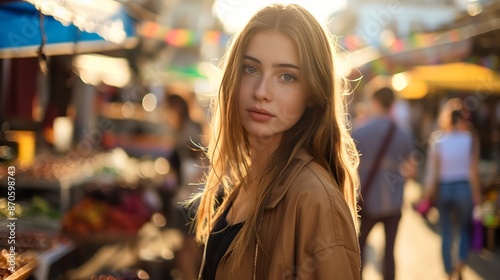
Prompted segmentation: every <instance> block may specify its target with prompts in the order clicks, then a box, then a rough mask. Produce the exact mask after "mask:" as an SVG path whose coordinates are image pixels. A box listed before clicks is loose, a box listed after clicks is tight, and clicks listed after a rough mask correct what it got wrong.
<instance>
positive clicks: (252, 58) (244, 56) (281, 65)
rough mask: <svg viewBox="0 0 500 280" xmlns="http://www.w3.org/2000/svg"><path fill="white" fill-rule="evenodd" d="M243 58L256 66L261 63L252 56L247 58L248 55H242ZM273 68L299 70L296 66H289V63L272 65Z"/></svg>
mask: <svg viewBox="0 0 500 280" xmlns="http://www.w3.org/2000/svg"><path fill="white" fill-rule="evenodd" d="M243 58H244V59H248V60H251V61H253V62H255V63H258V64H262V62H260V60H258V59H257V58H255V57H253V56H249V55H246V54H245V55H243ZM273 67H288V68H295V69H298V70H300V68H299V66H297V65H295V64H290V63H276V64H273Z"/></svg>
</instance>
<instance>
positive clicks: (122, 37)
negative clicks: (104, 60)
mask: <svg viewBox="0 0 500 280" xmlns="http://www.w3.org/2000/svg"><path fill="white" fill-rule="evenodd" d="M0 18H1V19H2V24H1V25H0V58H14V57H35V56H37V51H38V50H39V48H40V45H41V44H42V41H44V47H43V52H44V54H45V55H49V56H51V55H64V54H73V53H87V52H101V51H108V50H116V49H127V48H132V47H134V46H135V45H136V44H137V42H138V38H136V37H135V30H134V26H133V19H132V18H131V17H130V16H129V15H128V14H127V13H126V12H125V10H124V8H123V6H122V4H120V3H118V2H117V1H111V0H99V1H97V0H85V1H84V0H65V1H62V0H50V1H49V0H44V1H41V0H29V1H2V2H1V3H0Z"/></svg>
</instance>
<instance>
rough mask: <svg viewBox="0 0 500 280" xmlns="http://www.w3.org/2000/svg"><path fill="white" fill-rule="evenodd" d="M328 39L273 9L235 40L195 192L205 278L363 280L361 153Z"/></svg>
mask: <svg viewBox="0 0 500 280" xmlns="http://www.w3.org/2000/svg"><path fill="white" fill-rule="evenodd" d="M330 38H331V36H330V35H329V34H328V31H327V30H326V29H324V28H323V27H322V26H321V25H320V23H319V22H318V21H317V20H316V19H315V18H314V16H312V15H311V14H310V13H309V12H308V11H306V10H305V9H304V8H302V7H300V6H298V5H294V4H290V5H270V6H267V7H265V8H263V9H262V10H260V11H259V12H257V13H256V14H255V15H254V16H253V17H252V18H251V19H250V21H249V22H248V24H247V25H246V27H245V28H243V30H242V31H241V33H239V35H238V36H237V37H236V38H235V39H234V41H233V43H232V46H231V48H230V49H229V50H228V52H227V53H226V57H225V59H224V60H223V62H224V64H223V76H222V80H221V85H220V88H219V92H218V95H217V96H216V97H215V98H216V99H217V100H216V101H215V102H214V105H215V107H214V108H213V109H214V114H213V118H212V129H213V131H212V135H211V136H212V138H211V140H210V143H209V147H208V151H207V157H208V158H209V160H210V169H209V171H208V174H207V178H206V185H205V188H204V189H203V191H202V192H201V193H199V194H198V195H197V196H196V197H195V198H194V199H193V201H192V202H193V203H197V205H198V210H197V213H196V220H195V221H194V222H195V226H196V238H197V240H198V241H199V242H200V243H204V244H205V250H206V251H205V257H204V261H203V264H202V266H201V269H202V271H201V272H200V277H201V279H204V280H210V279H243V280H245V279H284V278H286V279H298V278H300V279H360V255H359V246H358V241H357V235H356V227H355V223H356V217H357V214H356V186H357V183H358V177H357V173H356V168H357V163H358V156H357V152H356V150H355V146H354V143H353V141H352V138H351V137H350V134H349V133H348V130H347V128H346V125H345V124H346V121H347V120H346V114H345V113H344V110H345V104H344V103H343V101H342V94H343V91H342V89H341V88H340V87H339V84H338V83H339V82H340V80H338V76H336V73H335V72H334V56H335V53H334V51H335V50H334V49H333V43H332V41H331V40H330Z"/></svg>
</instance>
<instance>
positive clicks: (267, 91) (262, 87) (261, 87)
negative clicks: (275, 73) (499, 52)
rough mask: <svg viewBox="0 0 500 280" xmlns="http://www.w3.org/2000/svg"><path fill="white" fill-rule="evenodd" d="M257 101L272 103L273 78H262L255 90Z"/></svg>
mask: <svg viewBox="0 0 500 280" xmlns="http://www.w3.org/2000/svg"><path fill="white" fill-rule="evenodd" d="M255 99H257V100H266V101H271V99H272V77H266V76H262V78H261V79H260V81H259V83H258V84H257V88H256V89H255Z"/></svg>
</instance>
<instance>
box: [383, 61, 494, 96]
mask: <svg viewBox="0 0 500 280" xmlns="http://www.w3.org/2000/svg"><path fill="white" fill-rule="evenodd" d="M392 86H393V87H394V89H396V90H397V91H398V92H399V93H400V95H401V97H403V98H408V99H418V98H421V97H423V96H425V95H426V94H427V92H428V89H443V90H461V91H474V92H481V93H482V94H485V93H488V94H500V77H499V75H498V74H497V73H496V72H495V71H492V70H490V69H488V68H486V67H482V66H479V65H476V64H471V63H464V62H459V63H449V64H441V65H429V66H416V67H413V68H411V69H410V70H408V71H405V72H402V73H398V74H396V75H394V76H393V77H392Z"/></svg>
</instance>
